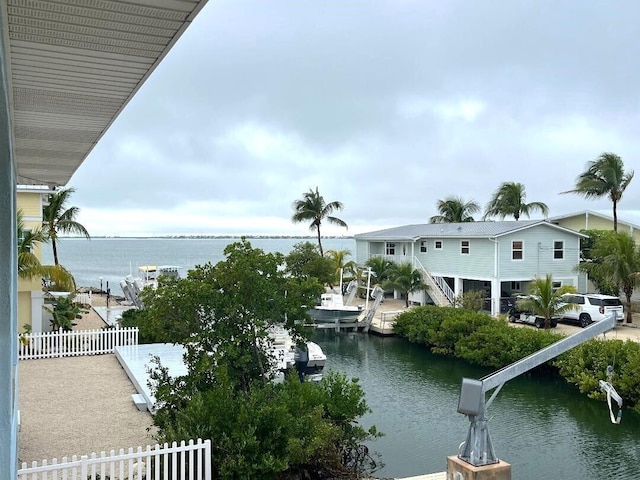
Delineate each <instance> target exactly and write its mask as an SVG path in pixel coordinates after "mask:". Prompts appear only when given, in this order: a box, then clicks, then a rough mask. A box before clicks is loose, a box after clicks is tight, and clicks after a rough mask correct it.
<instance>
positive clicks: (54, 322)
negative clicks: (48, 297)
mask: <svg viewBox="0 0 640 480" xmlns="http://www.w3.org/2000/svg"><path fill="white" fill-rule="evenodd" d="M44 308H45V310H47V311H48V312H49V313H51V315H52V317H53V318H52V319H51V327H52V328H53V330H59V329H62V330H63V331H65V332H70V331H71V330H73V327H74V326H75V325H76V324H75V323H73V320H76V319H78V318H81V317H82V315H81V314H82V313H83V311H82V310H81V309H80V307H79V306H78V304H77V303H75V302H74V301H73V297H72V296H68V297H58V298H56V303H55V305H54V307H53V309H51V308H48V307H44Z"/></svg>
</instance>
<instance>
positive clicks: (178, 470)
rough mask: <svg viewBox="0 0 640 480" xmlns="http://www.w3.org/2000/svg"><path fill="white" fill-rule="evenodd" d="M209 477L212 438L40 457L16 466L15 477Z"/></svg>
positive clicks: (27, 479)
mask: <svg viewBox="0 0 640 480" xmlns="http://www.w3.org/2000/svg"><path fill="white" fill-rule="evenodd" d="M49 479H52V480H125V479H127V480H211V440H202V439H200V438H199V439H198V440H197V441H196V442H194V441H193V440H189V442H184V441H182V442H180V444H179V445H178V444H177V443H176V442H173V443H172V444H171V445H169V444H167V443H165V444H164V445H159V444H156V445H155V446H153V447H152V446H151V445H147V447H146V448H145V449H143V448H142V447H138V448H137V450H136V451H134V449H133V448H129V450H128V452H126V453H125V451H124V449H120V451H119V452H118V453H116V452H115V451H114V450H111V452H109V454H107V453H106V452H102V453H101V454H100V455H97V454H95V453H92V454H91V455H82V456H81V457H80V458H78V456H77V455H74V456H73V457H71V460H68V459H67V457H63V458H62V459H61V460H60V462H58V460H57V459H55V458H54V459H53V460H52V461H51V462H47V461H46V460H43V461H42V462H41V464H40V465H38V462H32V464H31V466H27V464H26V463H23V464H22V468H20V469H19V470H18V480H49Z"/></svg>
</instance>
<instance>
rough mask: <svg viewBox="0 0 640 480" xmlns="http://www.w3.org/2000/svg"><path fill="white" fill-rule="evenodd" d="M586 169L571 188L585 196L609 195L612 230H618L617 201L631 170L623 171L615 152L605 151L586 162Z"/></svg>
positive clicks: (573, 191) (568, 191) (629, 178)
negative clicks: (611, 210) (595, 158)
mask: <svg viewBox="0 0 640 480" xmlns="http://www.w3.org/2000/svg"><path fill="white" fill-rule="evenodd" d="M586 167H587V169H586V170H585V171H584V172H582V173H581V174H580V175H578V178H576V186H575V188H574V189H573V190H567V191H566V192H561V193H563V194H564V193H577V194H578V195H582V196H583V197H585V198H600V197H605V196H607V197H609V199H610V200H611V202H612V203H613V231H614V232H617V231H618V203H619V202H620V199H621V198H622V194H623V193H624V191H625V189H626V188H627V186H628V185H629V183H630V182H631V179H632V178H633V170H631V171H630V172H625V171H624V163H623V162H622V159H621V158H620V157H619V156H618V155H616V154H615V153H609V152H605V153H603V154H602V155H600V156H599V157H598V159H597V160H594V161H591V162H587V165H586Z"/></svg>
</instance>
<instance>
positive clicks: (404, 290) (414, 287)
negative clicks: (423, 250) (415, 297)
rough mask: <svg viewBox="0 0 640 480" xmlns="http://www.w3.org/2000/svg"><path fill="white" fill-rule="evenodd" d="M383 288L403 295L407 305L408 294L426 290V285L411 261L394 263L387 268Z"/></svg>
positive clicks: (407, 305)
mask: <svg viewBox="0 0 640 480" xmlns="http://www.w3.org/2000/svg"><path fill="white" fill-rule="evenodd" d="M383 288H384V289H385V290H397V291H399V292H400V293H401V294H402V295H404V299H405V306H406V307H409V294H410V293H413V292H417V291H420V290H426V289H427V288H428V286H427V285H426V284H425V283H424V281H423V280H422V274H421V273H420V270H418V269H414V268H413V265H412V264H411V262H402V263H394V264H393V265H391V268H390V269H389V279H388V280H387V281H385V282H384V284H383Z"/></svg>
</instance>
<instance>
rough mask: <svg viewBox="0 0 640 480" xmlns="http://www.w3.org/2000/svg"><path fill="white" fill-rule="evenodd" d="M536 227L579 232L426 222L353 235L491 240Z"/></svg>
mask: <svg viewBox="0 0 640 480" xmlns="http://www.w3.org/2000/svg"><path fill="white" fill-rule="evenodd" d="M536 225H546V226H548V227H550V228H553V229H556V230H562V231H565V232H570V233H574V234H576V235H578V236H582V237H584V236H585V235H582V234H581V233H578V232H575V231H573V230H570V229H568V228H564V227H560V226H558V225H554V224H552V223H549V222H547V221H545V220H519V221H515V220H514V221H503V222H465V223H425V224H418V225H405V226H402V227H395V228H387V229H385V230H378V231H376V232H369V233H361V234H358V235H354V238H355V239H356V240H370V241H371V240H373V241H375V240H380V241H382V240H411V241H413V240H417V239H419V238H494V237H499V236H502V235H506V234H508V233H515V232H518V231H520V230H525V229H528V228H531V227H534V226H536Z"/></svg>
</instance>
